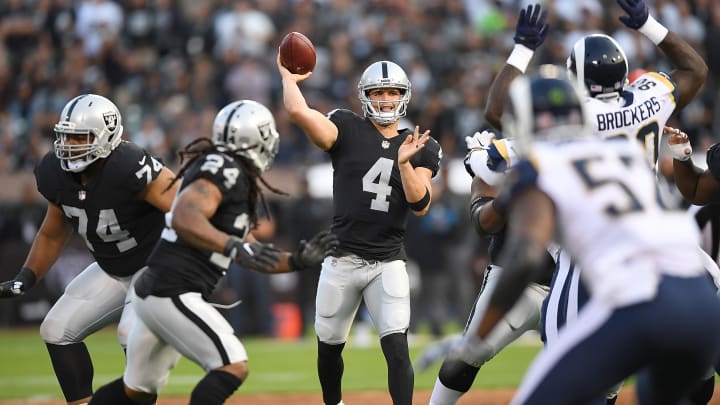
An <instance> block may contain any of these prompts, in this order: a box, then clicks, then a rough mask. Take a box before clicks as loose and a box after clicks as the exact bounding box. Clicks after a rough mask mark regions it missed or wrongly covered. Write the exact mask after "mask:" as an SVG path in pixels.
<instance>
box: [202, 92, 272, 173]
mask: <svg viewBox="0 0 720 405" xmlns="http://www.w3.org/2000/svg"><path fill="white" fill-rule="evenodd" d="M212 141H213V143H214V144H215V145H216V146H218V147H219V148H220V149H221V150H223V151H225V152H228V153H230V154H233V155H236V156H243V157H245V158H247V159H249V160H250V161H251V162H252V163H253V165H255V167H257V168H258V169H259V170H260V171H261V172H264V171H266V170H267V169H269V168H270V166H271V165H272V163H273V160H274V159H275V155H277V153H278V149H279V147H280V135H279V134H278V132H277V129H276V128H275V118H273V116H272V113H271V112H270V110H268V109H267V107H265V106H264V105H262V104H260V103H258V102H256V101H252V100H239V101H233V102H232V103H230V104H228V105H226V106H225V107H223V108H222V110H220V112H218V114H217V116H216V117H215V123H214V124H213V131H212Z"/></svg>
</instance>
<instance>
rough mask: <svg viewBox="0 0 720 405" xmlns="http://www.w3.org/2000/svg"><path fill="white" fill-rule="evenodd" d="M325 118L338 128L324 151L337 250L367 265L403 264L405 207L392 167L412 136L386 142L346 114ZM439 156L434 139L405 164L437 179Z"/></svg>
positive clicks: (397, 175) (401, 135) (401, 133)
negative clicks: (328, 167) (330, 177)
mask: <svg viewBox="0 0 720 405" xmlns="http://www.w3.org/2000/svg"><path fill="white" fill-rule="evenodd" d="M328 118H329V119H330V120H331V121H332V122H333V123H334V124H335V126H336V127H337V128H338V137H337V141H336V142H335V144H334V145H333V146H332V147H331V148H330V149H329V150H328V153H329V154H330V158H331V160H332V166H333V172H334V173H333V204H334V217H333V225H332V230H333V233H335V234H336V235H337V236H338V238H339V239H340V246H339V250H340V251H341V252H348V253H353V254H355V255H358V256H360V257H362V258H364V259H368V260H395V259H403V260H404V259H406V255H405V249H404V247H403V240H404V236H405V228H406V225H407V216H408V213H409V211H410V207H409V205H408V202H407V200H406V197H405V191H404V190H403V187H402V180H401V178H400V169H399V168H398V164H397V155H398V149H399V148H400V145H402V143H403V142H404V141H405V138H406V137H407V136H408V135H410V134H412V131H410V130H408V129H403V130H400V131H398V135H397V136H395V137H393V138H385V137H383V136H382V134H381V133H380V132H379V131H378V130H377V129H376V128H375V127H374V126H373V124H372V122H370V120H369V119H367V118H363V117H360V116H358V115H357V114H355V113H353V112H352V111H349V110H333V111H331V112H330V113H329V114H328ZM441 157H442V151H441V149H440V145H439V144H438V143H437V141H435V139H433V138H430V139H429V140H428V141H427V143H426V144H425V147H424V148H423V149H422V150H421V151H420V153H418V154H416V155H415V156H413V157H412V159H411V160H410V164H411V165H412V166H413V167H425V168H427V169H429V170H430V171H431V172H432V175H433V176H435V174H437V171H438V169H439V168H440V158H441Z"/></svg>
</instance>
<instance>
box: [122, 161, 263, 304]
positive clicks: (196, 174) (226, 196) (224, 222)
mask: <svg viewBox="0 0 720 405" xmlns="http://www.w3.org/2000/svg"><path fill="white" fill-rule="evenodd" d="M198 179H206V180H208V181H210V182H212V183H213V184H214V185H215V186H217V187H218V189H219V190H220V191H221V192H222V201H221V202H220V205H219V206H218V207H217V210H216V211H215V213H214V214H213V216H212V217H211V218H210V223H212V224H213V226H214V227H215V228H217V229H219V230H221V231H223V232H226V233H228V234H231V235H236V236H238V237H240V238H245V237H246V236H247V234H248V232H249V230H250V215H249V204H248V202H249V181H250V179H249V178H248V177H247V176H246V175H245V174H244V173H243V171H242V169H241V168H240V166H239V165H238V163H237V162H235V160H234V159H233V158H232V157H230V156H228V155H225V154H223V153H219V152H216V153H210V154H207V155H205V156H202V157H200V158H198V159H197V160H196V161H195V162H193V163H192V164H191V165H190V166H189V167H188V169H187V171H186V173H185V175H183V179H182V184H181V185H180V189H179V190H178V193H181V192H182V190H184V189H185V188H186V187H188V186H189V185H190V184H192V183H193V182H194V181H195V180H198ZM171 218H172V211H171V212H170V213H168V214H167V219H166V224H167V227H166V228H165V230H164V231H163V233H162V238H161V239H160V242H158V244H157V247H156V248H155V251H154V252H153V253H152V255H151V256H150V259H149V260H148V267H149V269H148V270H147V271H146V272H145V273H143V275H142V277H140V278H139V279H138V281H137V282H136V283H135V291H136V292H137V294H138V295H139V296H141V297H144V296H147V295H155V296H159V297H169V296H173V295H177V294H182V293H185V292H191V291H194V292H201V293H202V294H203V296H205V297H208V296H209V295H210V293H211V292H212V290H213V289H214V288H215V285H216V284H217V282H218V281H219V280H220V278H221V277H222V276H223V275H224V274H225V271H226V270H227V269H228V267H230V262H231V260H230V258H229V257H227V256H224V255H222V254H220V253H217V252H212V251H209V250H207V249H202V248H198V247H196V246H194V245H191V244H190V243H188V242H187V241H185V240H184V239H183V238H182V237H181V236H180V235H178V234H177V233H176V232H175V231H174V230H173V229H172V228H171V227H170V224H171Z"/></svg>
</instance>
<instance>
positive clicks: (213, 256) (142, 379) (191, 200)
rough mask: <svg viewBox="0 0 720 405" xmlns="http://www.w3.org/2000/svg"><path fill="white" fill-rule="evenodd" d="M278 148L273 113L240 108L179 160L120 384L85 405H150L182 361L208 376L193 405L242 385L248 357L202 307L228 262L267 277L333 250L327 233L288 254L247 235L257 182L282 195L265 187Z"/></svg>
mask: <svg viewBox="0 0 720 405" xmlns="http://www.w3.org/2000/svg"><path fill="white" fill-rule="evenodd" d="M278 144H279V135H278V133H277V130H276V129H275V120H274V119H273V116H272V114H271V113H270V111H269V110H268V109H267V108H266V107H265V106H263V105H261V104H259V103H257V102H255V101H251V100H241V101H235V102H232V103H230V104H228V105H227V106H225V107H224V108H223V109H222V110H220V112H219V113H218V114H217V116H216V118H215V122H214V124H213V131H212V139H208V138H200V139H198V140H196V141H194V142H192V143H191V144H189V145H188V146H187V147H186V148H185V150H184V151H183V152H182V153H181V155H182V156H190V157H191V160H190V161H189V162H188V163H187V164H185V166H184V167H183V168H182V169H181V171H180V173H178V179H180V178H181V179H182V181H176V182H174V184H175V183H182V185H181V186H180V190H179V191H178V196H177V198H176V200H175V203H174V205H173V208H172V211H171V212H170V213H168V214H167V216H166V221H167V227H166V228H165V230H164V231H163V233H162V239H161V240H160V242H158V244H157V246H156V248H155V250H154V251H153V253H152V255H151V256H150V259H149V260H148V270H147V271H146V272H145V273H144V274H143V276H141V277H139V278H138V279H137V281H136V282H135V284H134V286H133V288H132V289H131V292H130V295H131V296H132V297H133V306H134V307H135V309H136V311H137V314H138V317H139V319H138V322H136V323H135V325H134V326H133V328H132V330H131V331H130V335H129V336H128V350H127V366H126V368H125V374H124V376H123V377H122V378H119V379H117V380H115V381H112V382H110V383H109V384H107V385H105V386H103V387H101V388H100V389H99V390H98V391H97V392H96V393H95V395H94V397H93V399H92V402H91V404H105V405H120V404H152V403H154V402H155V399H156V396H157V393H158V391H159V390H160V389H161V388H162V387H163V386H164V385H165V383H166V382H167V379H168V375H169V373H170V370H171V369H172V368H173V367H174V366H175V364H176V363H177V361H178V360H179V358H180V355H181V354H182V355H184V356H185V357H187V358H189V359H191V360H193V361H194V362H195V363H197V364H198V365H199V366H201V367H202V368H203V369H204V370H206V371H207V374H206V375H205V377H204V378H203V379H202V380H201V381H200V382H199V383H198V384H197V385H196V386H195V389H194V390H193V392H192V395H191V397H190V404H192V405H214V404H222V403H224V401H225V400H226V399H227V398H228V397H229V396H230V395H232V393H233V392H234V391H235V390H236V389H237V388H238V387H239V386H240V384H241V383H242V382H243V381H244V380H245V378H246V377H247V375H248V366H247V353H246V352H245V348H244V347H243V345H242V343H241V342H240V340H238V338H237V337H236V336H235V334H234V333H233V329H232V327H231V326H230V324H229V323H228V322H227V321H226V320H225V318H224V317H223V316H222V315H221V314H220V313H219V312H218V311H217V310H216V309H215V308H213V307H212V306H211V305H210V304H209V303H208V302H207V297H208V296H209V295H210V293H211V292H212V290H213V288H214V287H215V285H216V284H217V283H218V281H219V280H220V278H221V277H223V275H224V274H225V272H226V271H227V269H228V267H229V266H230V263H231V262H232V261H233V260H235V261H237V262H238V263H240V264H241V266H242V267H244V268H248V269H252V270H255V271H260V272H265V273H281V272H288V271H298V270H303V269H308V268H319V267H320V262H321V261H322V259H323V258H324V257H325V256H326V255H328V254H330V253H331V252H332V251H333V250H334V248H335V246H336V245H337V238H336V237H335V236H334V235H332V234H330V233H329V232H327V231H324V232H320V233H318V234H317V235H316V236H315V237H313V238H312V239H311V240H310V241H308V242H301V243H300V246H299V248H298V249H297V250H296V251H295V252H294V253H293V254H289V253H287V252H282V251H280V250H278V249H277V248H275V247H274V246H273V245H271V244H264V243H259V242H257V241H256V240H255V238H254V237H253V236H252V234H251V233H250V231H251V229H252V228H253V227H254V226H255V225H256V223H257V219H258V218H257V210H256V208H257V203H258V202H262V203H263V204H264V198H263V196H262V191H261V190H260V186H259V184H258V181H260V182H262V183H263V184H264V185H265V186H266V187H268V188H269V189H270V190H271V191H273V192H276V193H280V192H279V191H277V190H275V189H274V188H272V187H270V186H269V185H268V184H267V183H265V181H264V180H263V178H262V177H261V174H262V172H264V171H265V170H267V169H268V168H269V167H270V165H271V164H272V162H273V159H274V158H275V155H276V154H277V151H278ZM265 208H266V212H267V207H265Z"/></svg>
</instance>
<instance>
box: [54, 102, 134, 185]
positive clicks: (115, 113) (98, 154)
mask: <svg viewBox="0 0 720 405" xmlns="http://www.w3.org/2000/svg"><path fill="white" fill-rule="evenodd" d="M54 131H55V143H54V144H53V146H54V148H55V156H57V158H58V159H60V166H61V167H62V168H63V170H67V171H70V172H74V173H77V172H81V171H83V170H85V168H87V167H88V166H89V165H90V164H91V163H93V162H94V161H96V160H98V159H102V158H106V157H108V156H110V153H111V152H112V151H113V149H115V148H116V147H117V146H118V145H119V144H120V141H122V133H123V126H122V117H121V116H120V111H119V110H118V108H117V107H116V106H115V104H114V103H113V102H112V101H110V100H108V99H107V98H105V97H103V96H98V95H97V94H83V95H81V96H77V97H75V98H74V99H72V100H70V101H69V102H68V103H67V104H65V107H64V108H63V109H62V112H61V113H60V120H59V121H58V123H57V124H55V128H54ZM83 135H84V136H85V142H83V143H78V136H83Z"/></svg>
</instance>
